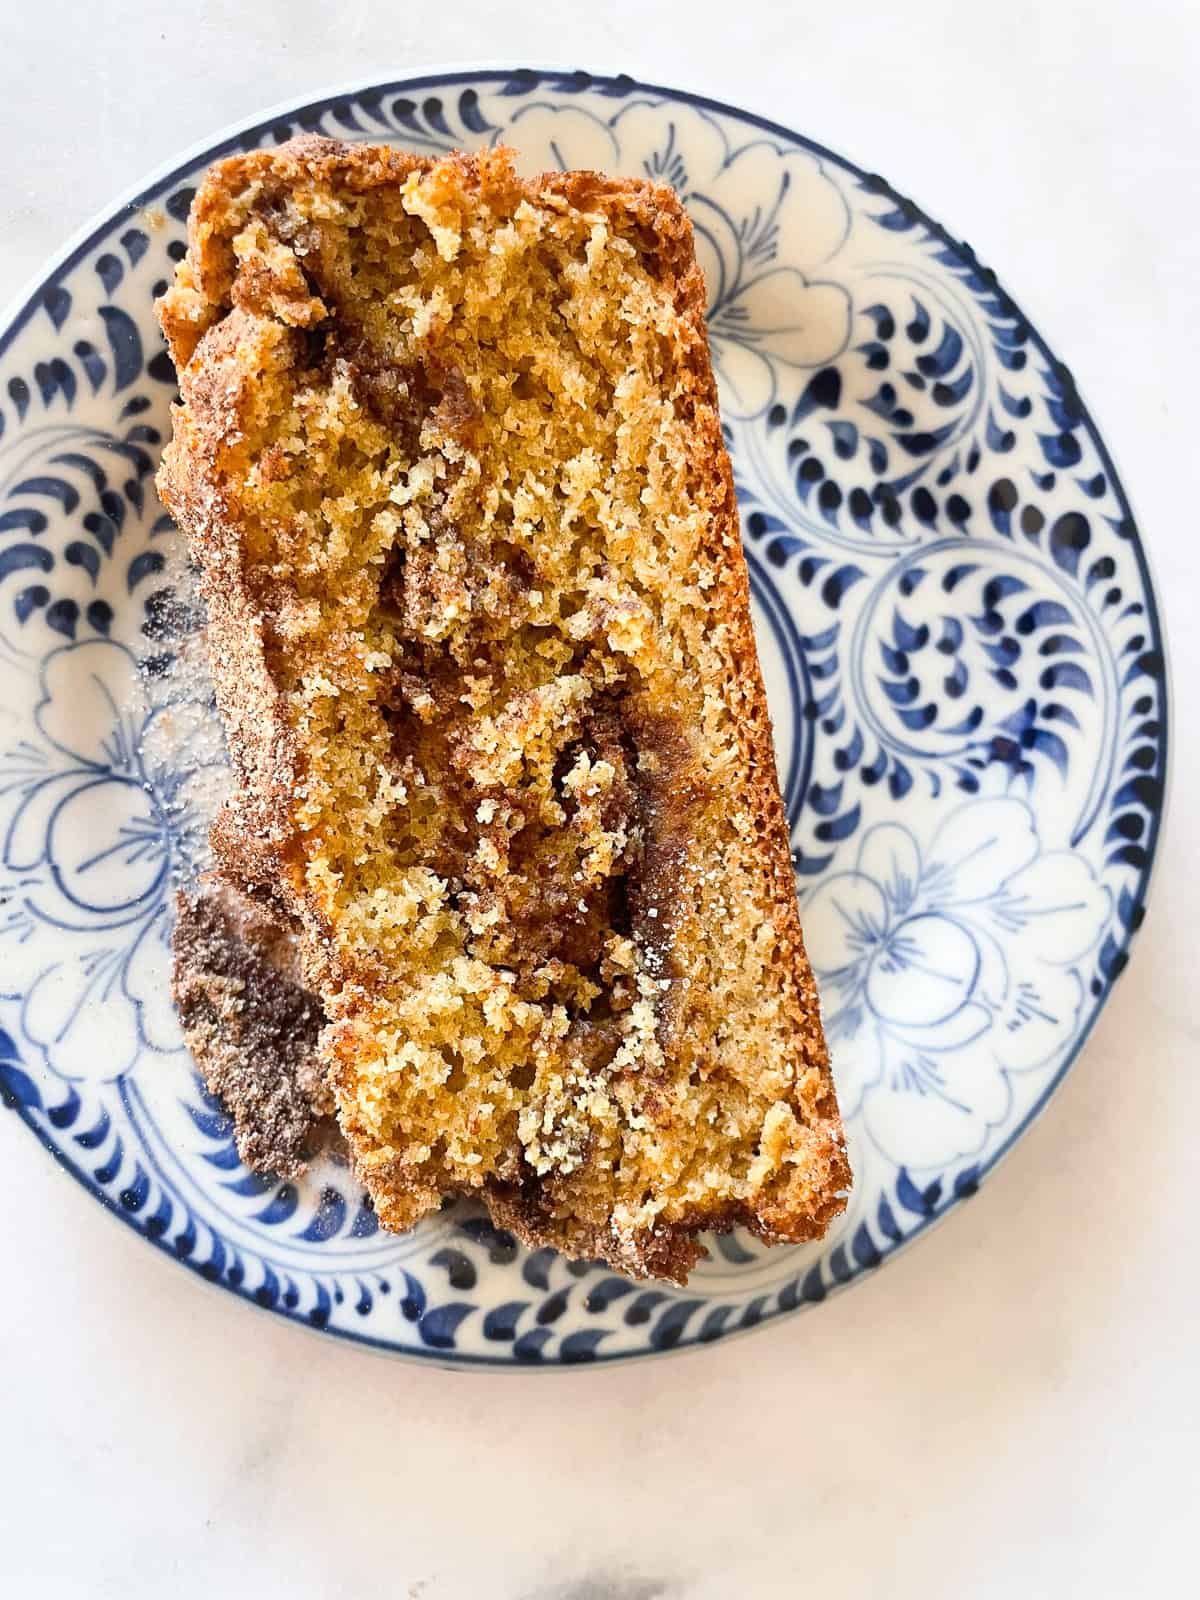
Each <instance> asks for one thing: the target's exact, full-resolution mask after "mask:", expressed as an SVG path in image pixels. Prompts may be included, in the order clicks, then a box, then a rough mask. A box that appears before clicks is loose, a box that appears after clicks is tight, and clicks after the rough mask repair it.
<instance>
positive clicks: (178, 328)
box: [159, 136, 851, 1282]
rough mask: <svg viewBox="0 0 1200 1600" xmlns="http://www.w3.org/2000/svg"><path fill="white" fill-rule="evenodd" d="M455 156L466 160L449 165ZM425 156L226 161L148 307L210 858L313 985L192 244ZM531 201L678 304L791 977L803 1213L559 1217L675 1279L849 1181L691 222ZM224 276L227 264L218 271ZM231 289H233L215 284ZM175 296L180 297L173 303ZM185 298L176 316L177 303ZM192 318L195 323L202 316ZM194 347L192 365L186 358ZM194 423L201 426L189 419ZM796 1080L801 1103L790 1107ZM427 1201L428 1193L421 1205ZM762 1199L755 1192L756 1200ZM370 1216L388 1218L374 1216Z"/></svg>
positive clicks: (291, 757) (628, 191) (223, 412)
mask: <svg viewBox="0 0 1200 1600" xmlns="http://www.w3.org/2000/svg"><path fill="white" fill-rule="evenodd" d="M456 159H459V160H462V161H463V162H464V163H465V164H466V163H470V162H471V160H472V158H471V157H458V158H456ZM432 165H433V163H432V162H431V161H429V160H428V159H426V158H421V157H415V156H410V155H407V154H405V153H403V152H399V151H396V150H392V149H390V148H388V147H386V146H384V147H381V146H370V145H348V144H342V143H340V142H338V141H335V140H328V139H323V138H319V137H316V136H306V137H303V138H301V139H297V140H293V141H290V143H289V144H287V145H283V146H279V147H277V148H276V149H274V150H269V151H255V152H251V153H250V154H248V155H244V156H235V157H231V158H228V160H226V161H225V162H222V163H219V164H218V165H217V166H216V167H214V168H213V169H211V170H210V173H209V174H208V176H207V177H206V179H205V180H204V182H203V184H202V185H201V187H200V190H199V192H198V194H197V197H196V200H195V202H194V204H193V210H192V215H191V218H190V219H189V253H188V257H187V258H186V259H185V261H184V263H183V264H182V266H181V270H180V273H179V275H178V277H177V280H176V290H175V291H174V292H172V291H168V294H167V295H166V296H165V297H164V299H163V301H161V302H160V321H161V323H162V326H163V331H164V333H165V334H166V336H167V340H168V344H169V346H170V349H171V353H172V356H173V358H174V359H175V361H176V365H177V367H178V369H179V371H180V381H181V388H182V390H183V394H184V399H185V402H186V403H187V407H188V408H189V409H183V408H181V409H180V410H178V411H177V412H176V432H175V437H174V439H173V440H172V442H171V444H169V445H168V447H167V450H166V451H165V453H164V457H163V463H162V466H161V468H160V472H159V490H160V493H161V495H162V498H163V500H164V502H165V503H166V504H167V505H168V506H169V508H170V509H171V510H172V512H173V513H174V514H175V516H176V518H177V520H178V521H179V522H180V524H181V525H182V526H183V528H184V530H185V532H186V533H187V536H188V538H189V542H190V543H191V544H192V545H193V547H194V548H195V549H196V550H197V551H198V553H199V554H200V556H201V564H202V567H203V571H204V579H203V585H202V587H203V591H204V594H205V598H206V600H207V603H208V608H209V635H210V658H211V662H212V668H213V677H214V683H215V687H216V691H217V699H218V705H219V709H220V711H221V715H222V719H223V721H224V724H225V728H226V733H227V738H228V742H229V746H230V752H231V756H232V759H233V763H234V768H235V772H236V774H237V778H238V780H239V790H238V793H237V794H236V796H235V797H234V799H233V800H232V802H231V803H230V805H229V806H228V807H227V808H226V810H225V812H224V813H223V814H222V816H221V818H220V819H219V820H218V823H217V825H216V827H215V828H214V839H213V843H214V849H215V853H216V854H217V857H218V859H219V861H220V863H221V865H222V868H223V869H224V870H225V871H226V872H227V873H228V874H229V876H230V877H231V878H232V879H233V880H234V881H235V882H237V883H239V884H242V885H246V886H248V887H250V888H251V889H253V890H256V891H258V892H260V893H262V892H266V893H269V894H270V895H272V896H274V897H277V898H278V899H279V900H280V901H281V902H282V904H283V906H284V907H285V909H286V911H287V913H288V914H290V915H291V916H292V917H294V918H297V919H298V920H299V921H300V922H301V923H302V924H303V925H304V926H305V928H306V929H307V930H308V932H309V937H308V940H307V941H306V944H307V950H306V954H307V957H308V966H309V971H310V981H311V978H312V977H313V976H319V975H320V974H322V972H324V974H325V975H326V976H329V975H330V973H329V966H328V962H329V954H328V947H329V941H328V940H327V938H323V937H322V934H321V920H320V915H319V912H318V911H317V908H316V906H315V905H314V904H313V903H312V901H311V900H310V899H309V897H308V896H307V895H306V894H305V891H304V888H303V884H302V877H301V870H300V863H299V859H298V853H297V851H296V848H295V845H296V838H295V835H294V830H293V829H292V828H290V827H289V825H288V816H289V805H290V802H291V799H292V795H293V792H294V787H295V783H296V781H297V775H298V761H299V757H298V753H297V751H296V748H295V744H294V741H293V739H292V736H291V733H290V730H289V729H288V727H287V725H286V722H285V719H284V716H283V712H282V707H281V703H280V700H279V695H278V691H277V690H276V688H275V685H274V683H273V681H272V678H271V674H270V670H269V667H268V663H267V658H266V649H265V642H264V639H263V616H262V613H261V611H260V610H259V609H258V608H257V607H256V606H255V604H254V601H253V599H252V597H251V595H250V592H249V588H248V585H247V583H246V580H245V574H244V570H243V560H242V551H241V547H240V542H239V538H238V530H237V524H236V520H235V519H234V518H233V517H232V516H231V515H230V512H229V507H228V504H227V502H226V501H225V500H224V497H223V496H222V495H221V494H220V492H219V490H218V489H217V486H216V482H215V473H214V472H213V471H212V470H211V469H212V467H213V464H214V458H215V456H216V453H217V448H218V442H219V439H220V438H221V437H222V436H223V435H224V434H225V433H226V432H227V431H228V430H229V429H231V428H233V427H235V426H236V415H235V401H234V399H233V397H232V395H230V394H228V393H227V392H225V391H224V389H223V386H222V383H221V376H220V359H221V354H222V349H223V347H225V346H229V347H232V346H234V345H235V344H236V340H237V337H238V334H239V332H240V331H241V330H239V328H238V325H237V323H238V317H239V313H238V312H237V310H236V309H233V310H230V309H228V301H225V300H224V295H223V293H222V289H223V288H224V287H226V286H225V285H223V284H222V283H221V281H220V279H221V276H222V274H221V259H220V249H219V248H218V249H217V251H216V252H214V253H215V255H216V257H217V264H216V273H217V277H216V281H213V274H212V273H211V272H210V273H209V275H208V280H207V281H206V280H205V278H204V276H203V275H201V276H199V277H198V276H197V275H196V272H195V268H194V263H196V262H197V261H199V260H202V259H203V255H204V250H205V246H206V245H211V244H212V243H213V242H214V241H217V242H218V243H219V241H218V232H219V228H220V212H221V200H222V195H223V194H225V195H227V194H228V193H230V192H231V190H232V189H233V187H234V186H235V185H237V186H243V185H245V184H246V183H247V182H254V181H256V180H257V179H259V178H261V177H262V176H264V175H270V176H275V175H278V174H280V173H281V172H282V173H284V174H286V171H287V169H288V167H289V166H294V167H295V168H296V169H297V170H300V169H309V170H311V168H312V167H313V166H318V167H323V168H325V169H326V174H327V175H329V176H332V175H333V174H334V173H336V175H337V176H338V178H339V179H341V180H343V181H348V182H351V183H355V184H361V185H362V186H363V187H371V186H373V185H374V184H377V183H383V182H394V183H399V182H403V181H405V179H407V177H408V176H409V175H410V174H411V173H412V172H414V171H418V170H427V169H428V168H429V167H430V166H432ZM533 188H534V189H535V192H537V193H539V194H541V195H544V196H546V197H548V198H549V197H558V198H559V199H561V200H562V201H564V202H565V203H566V204H567V205H569V206H571V207H573V208H577V209H585V210H597V209H599V210H603V211H605V212H606V213H607V214H608V215H609V217H610V218H611V220H612V222H613V224H614V226H616V227H617V228H618V229H619V230H620V231H623V232H626V233H627V232H628V228H629V224H630V223H631V222H632V223H633V224H634V225H635V226H636V228H637V229H638V230H639V231H640V235H641V238H642V242H643V246H644V247H645V248H647V249H649V250H652V251H655V252H657V253H658V255H659V265H660V269H661V270H662V272H663V275H664V276H666V275H668V274H669V276H670V278H671V280H672V283H673V288H674V303H675V310H676V313H677V315H678V317H679V319H680V323H681V325H682V326H683V327H684V328H686V329H687V330H688V332H689V334H690V340H691V351H690V357H691V359H690V360H689V363H688V374H689V380H690V381H689V389H690V391H691V399H692V400H693V402H694V406H695V416H694V423H695V427H696V430H697V451H696V460H697V461H698V462H700V463H701V464H702V466H701V477H702V480H703V482H704V485H705V489H706V492H707V498H708V502H709V503H708V510H709V514H710V519H711V524H712V528H713V546H714V548H713V551H712V554H713V557H714V560H715V565H716V567H717V571H718V582H719V583H720V584H721V585H722V586H723V588H724V589H725V591H726V609H727V613H728V621H729V625H730V628H729V631H730V637H731V651H730V654H731V661H730V666H731V669H732V672H733V681H734V682H735V684H736V686H737V691H738V696H737V700H738V703H737V704H736V706H735V710H736V712H737V714H738V715H737V721H738V724H739V737H740V739H741V741H742V747H743V765H744V770H745V771H746V773H747V785H746V801H747V804H748V806H749V809H750V811H751V813H752V814H753V815H755V816H756V817H757V818H758V819H759V837H760V841H761V845H762V849H761V858H762V871H763V878H764V890H765V892H764V900H765V903H766V904H768V905H769V906H770V908H771V917H772V922H773V926H774V930H775V936H776V940H777V945H778V949H779V952H780V956H779V966H780V968H781V969H782V970H783V971H784V972H785V973H787V974H788V979H787V990H788V995H787V998H788V1003H789V1009H790V1010H791V1012H792V1014H793V1016H794V1022H795V1028H796V1036H797V1045H798V1053H800V1054H802V1056H803V1069H800V1068H798V1070H797V1074H796V1076H797V1080H798V1089H797V1096H796V1098H794V1100H793V1110H794V1111H795V1112H796V1114H797V1115H798V1117H799V1119H800V1120H801V1122H802V1124H803V1125H804V1126H805V1128H806V1129H807V1130H808V1131H809V1134H810V1144H809V1146H808V1148H807V1149H806V1151H805V1156H806V1160H807V1162H808V1164H809V1166H810V1168H812V1169H813V1172H812V1181H811V1184H810V1185H809V1187H810V1190H811V1194H812V1200H811V1202H810V1204H809V1205H808V1207H807V1208H806V1209H804V1210H803V1211H797V1210H795V1209H792V1210H785V1209H783V1208H781V1207H772V1206H770V1205H769V1204H766V1203H763V1204H759V1205H756V1206H755V1207H753V1208H751V1207H749V1206H747V1205H746V1204H744V1203H737V1204H732V1205H730V1206H728V1207H726V1208H723V1209H721V1210H719V1211H716V1212H711V1211H710V1212H705V1213H704V1214H703V1215H700V1216H697V1217H696V1218H694V1219H689V1218H686V1217H685V1218H682V1219H676V1220H673V1221H672V1222H670V1223H662V1224H659V1225H658V1226H657V1227H656V1228H655V1229H654V1230H653V1232H652V1233H651V1234H650V1235H641V1236H639V1237H638V1239H637V1240H636V1241H634V1240H631V1239H629V1238H628V1237H626V1236H618V1235H617V1234H616V1233H615V1232H612V1231H610V1230H604V1229H599V1230H595V1232H594V1233H593V1232H590V1231H587V1230H582V1229H581V1228H580V1227H579V1226H578V1224H573V1226H572V1228H571V1231H570V1234H569V1245H568V1248H569V1249H570V1250H571V1251H572V1252H573V1253H575V1254H586V1255H595V1256H597V1257H600V1258H602V1259H604V1260H607V1261H610V1262H611V1263H612V1264H613V1265H614V1266H617V1267H619V1268H622V1269H624V1270H626V1271H628V1272H630V1273H632V1274H634V1275H639V1276H644V1275H647V1274H648V1275H652V1276H655V1277H661V1278H665V1279H668V1280H672V1281H678V1282H683V1281H685V1280H686V1276H687V1271H688V1269H689V1268H690V1266H691V1265H692V1264H693V1263H694V1261H695V1260H696V1259H697V1258H698V1256H699V1255H700V1254H701V1253H702V1251H701V1247H700V1245H699V1243H698V1241H697V1239H696V1235H697V1234H698V1233H699V1232H701V1231H705V1232H711V1231H717V1232H721V1231H728V1230H729V1229H732V1228H734V1227H737V1226H744V1227H746V1228H748V1229H749V1230H750V1231H751V1232H753V1233H754V1234H756V1235H757V1236H758V1237H760V1238H762V1239H763V1240H764V1241H766V1242H771V1243H775V1242H799V1241H802V1240H807V1239H812V1238H818V1237H820V1236H821V1235H822V1234H823V1233H824V1232H825V1230H826V1228H827V1227H828V1225H829V1223H830V1222H831V1221H832V1220H833V1218H834V1217H836V1216H837V1215H838V1214H839V1213H840V1212H841V1211H842V1210H843V1209H844V1206H845V1195H846V1192H847V1190H848V1188H849V1185H850V1181H851V1176H850V1169H849V1164H848V1161H847V1158H846V1152H845V1145H844V1139H843V1134H842V1127H841V1121H840V1117H839V1114H838V1109H837V1100H836V1095H835V1091H834V1086H833V1080H832V1075H831V1072H830V1067H829V1058H828V1052H827V1049H826V1045H825V1040H824V1034H823V1031H822V1028H821V1021H820V1011H819V1004H818V1000H817V993H816V986H815V983H814V980H813V976H812V970H811V967H810V965H809V961H808V957H807V954H806V951H805V948H804V939H803V934H802V932H801V925H800V917H799V908H798V905H797V900H796V892H795V878H794V874H793V869H792V863H791V853H790V839H789V833H788V826H787V820H786V817H785V814H784V810H783V803H782V800H781V797H780V793H779V787H778V782H777V778H776V766H775V750H774V742H773V737H772V731H771V721H770V714H769V711H768V707H767V699H766V690H765V686H764V683H763V678H762V672H761V668H760V666H759V662H758V655H757V650H756V647H755V642H754V637H753V632H752V624H751V612H750V588H749V576H748V571H747V567H746V561H745V556H744V553H743V550H742V544H741V537H740V524H739V519H738V512H737V504H736V499H735V494H734V485H733V475H732V468H731V465H730V461H729V456H728V452H727V450H726V447H725V442H724V437H723V435H722V432H721V424H720V414H719V406H718V397H717V389H716V382H715V378H714V375H713V371H712V365H711V361H710V359H709V352H708V336H707V326H706V321H705V306H706V297H705V288H704V279H703V275H702V273H701V270H700V268H699V265H698V264H697V262H696V259H695V252H694V247H693V244H692V230H691V224H690V222H689V221H688V218H687V216H686V213H685V212H684V210H683V207H682V206H681V204H680V202H679V200H678V198H677V197H676V195H675V193H674V191H673V190H671V189H669V188H666V187H665V186H663V185H658V184H652V183H648V182H644V181H641V180H635V179H627V178H609V177H606V176H604V175H601V174H597V173H589V172H570V173H563V174H547V175H545V176H543V177H541V178H539V179H536V180H534V182H533ZM231 270H232V269H230V271H231ZM230 281H231V280H230ZM180 291H182V297H181V293H180ZM181 298H182V300H183V301H184V302H185V303H186V306H187V310H186V314H184V312H183V307H182V306H181ZM205 308H207V314H206V309H205ZM202 341H203V343H204V345H205V349H204V353H203V356H202V358H201V360H200V361H198V362H197V361H196V360H195V359H194V357H195V354H196V351H197V349H198V347H199V345H200V344H201V342H202ZM196 414H199V415H200V416H202V417H205V418H206V420H207V423H208V427H199V426H196V425H195V418H196ZM801 1079H803V1080H804V1091H805V1103H801V1102H800V1099H799V1094H800V1089H799V1081H800V1080H801ZM464 1192H469V1193H471V1194H473V1195H475V1196H478V1195H479V1194H480V1193H481V1192H482V1196H483V1198H484V1199H485V1201H486V1203H487V1204H488V1207H489V1209H490V1211H491V1213H492V1215H493V1217H494V1219H495V1220H496V1222H497V1223H499V1224H501V1225H502V1226H505V1227H508V1228H510V1229H511V1230H512V1231H513V1232H514V1233H516V1234H517V1235H518V1237H520V1238H522V1239H523V1240H524V1241H525V1242H526V1243H528V1244H530V1245H531V1246H533V1247H535V1248H536V1247H538V1246H541V1245H544V1244H546V1243H551V1244H555V1245H558V1246H560V1247H561V1246H563V1245H564V1243H565V1240H564V1237H563V1234H562V1230H561V1228H556V1224H555V1219H554V1218H552V1217H550V1216H547V1215H546V1214H544V1213H543V1212H542V1211H541V1210H540V1208H539V1207H538V1206H537V1204H536V1201H531V1199H530V1197H528V1196H527V1195H525V1194H524V1193H522V1192H520V1191H517V1190H514V1189H512V1188H511V1187H509V1186H505V1185H502V1184H499V1183H497V1182H495V1181H494V1180H489V1181H488V1183H486V1184H485V1186H484V1188H483V1190H482V1191H480V1190H478V1189H475V1190H470V1191H464ZM431 1198H432V1197H431ZM764 1198H765V1197H764ZM381 1220H382V1221H383V1222H384V1223H385V1225H386V1224H387V1220H388V1219H387V1215H386V1210H383V1211H382V1212H381Z"/></svg>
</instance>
